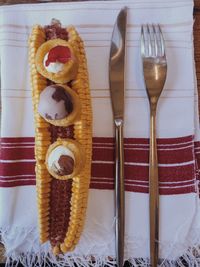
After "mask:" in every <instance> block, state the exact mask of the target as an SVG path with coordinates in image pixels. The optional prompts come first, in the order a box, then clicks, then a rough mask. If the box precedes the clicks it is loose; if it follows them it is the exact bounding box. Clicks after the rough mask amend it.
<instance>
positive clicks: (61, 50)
mask: <svg viewBox="0 0 200 267" xmlns="http://www.w3.org/2000/svg"><path fill="white" fill-rule="evenodd" d="M69 59H71V51H70V49H69V47H67V46H62V45H57V46H55V47H54V48H52V49H51V50H50V51H49V54H48V58H47V60H46V61H45V65H46V67H48V66H49V64H50V63H54V62H60V63H63V64H65V63H66V62H67V61H69Z"/></svg>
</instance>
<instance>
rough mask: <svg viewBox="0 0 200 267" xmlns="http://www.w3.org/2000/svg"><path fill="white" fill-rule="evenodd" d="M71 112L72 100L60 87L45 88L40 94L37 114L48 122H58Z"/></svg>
mask: <svg viewBox="0 0 200 267" xmlns="http://www.w3.org/2000/svg"><path fill="white" fill-rule="evenodd" d="M72 110H73V103H72V98H71V96H70V94H69V93H68V92H66V91H65V89H64V88H63V87H62V86H60V85H50V86H47V87H46V88H45V89H44V90H43V91H42V92H41V94H40V100H39V104H38V112H39V114H40V115H41V116H42V117H43V118H44V119H48V120H60V119H63V118H65V117H66V116H68V115H69V114H70V113H71V112H72Z"/></svg>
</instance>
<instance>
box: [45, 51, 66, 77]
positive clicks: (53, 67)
mask: <svg viewBox="0 0 200 267" xmlns="http://www.w3.org/2000/svg"><path fill="white" fill-rule="evenodd" d="M48 54H49V53H47V54H46V55H45V57H44V60H43V65H44V67H45V69H46V70H47V71H48V72H52V73H58V72H59V71H61V70H62V69H63V66H64V64H63V63H61V62H58V61H56V62H51V63H50V64H49V65H48V66H46V64H45V62H46V60H47V59H48Z"/></svg>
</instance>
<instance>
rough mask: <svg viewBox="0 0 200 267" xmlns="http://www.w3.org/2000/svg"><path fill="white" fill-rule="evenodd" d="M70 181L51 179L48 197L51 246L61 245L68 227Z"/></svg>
mask: <svg viewBox="0 0 200 267" xmlns="http://www.w3.org/2000/svg"><path fill="white" fill-rule="evenodd" d="M71 190H72V180H67V181H61V180H57V179H52V182H51V195H50V206H51V210H50V235H49V236H50V242H51V245H52V246H56V245H59V244H60V243H62V242H63V241H64V239H65V236H66V231H67V229H68V226H69V215H70V207H71V204H70V200H71Z"/></svg>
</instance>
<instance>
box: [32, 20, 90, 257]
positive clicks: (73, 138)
mask: <svg viewBox="0 0 200 267" xmlns="http://www.w3.org/2000/svg"><path fill="white" fill-rule="evenodd" d="M29 62H30V72H31V86H32V100H33V109H34V119H35V159H36V166H35V172H36V187H37V199H38V219H39V229H40V241H41V243H44V242H47V241H49V242H50V243H51V246H52V249H53V252H54V254H59V253H65V252H67V251H71V250H73V249H74V247H75V246H76V244H77V243H78V240H79V238H80V235H81V232H82V230H83V226H84V218H85V213H86V207H87V198H88V189H89V183H90V172H91V153H92V111H91V97H90V91H89V84H88V73H87V65H86V57H85V51H84V44H83V42H82V40H81V38H80V36H79V35H78V33H77V32H76V30H75V28H74V27H68V28H64V27H62V26H61V23H60V22H59V21H57V20H52V23H51V25H47V26H44V27H42V26H40V25H35V26H34V27H33V29H32V32H31V35H30V39H29Z"/></svg>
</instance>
